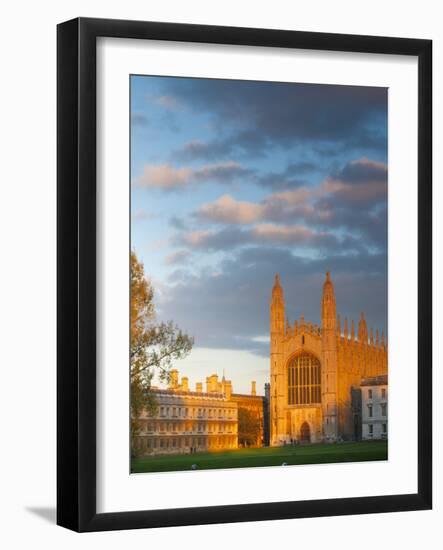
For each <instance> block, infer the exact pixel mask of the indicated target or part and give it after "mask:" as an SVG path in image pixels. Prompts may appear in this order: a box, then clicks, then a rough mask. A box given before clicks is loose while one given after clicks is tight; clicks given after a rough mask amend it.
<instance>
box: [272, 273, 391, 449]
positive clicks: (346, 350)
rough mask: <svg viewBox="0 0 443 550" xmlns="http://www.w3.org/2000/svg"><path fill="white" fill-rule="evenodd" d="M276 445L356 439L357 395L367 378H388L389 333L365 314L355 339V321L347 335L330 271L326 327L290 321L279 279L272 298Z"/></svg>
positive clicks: (324, 308) (324, 316)
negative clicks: (369, 324)
mask: <svg viewBox="0 0 443 550" xmlns="http://www.w3.org/2000/svg"><path fill="white" fill-rule="evenodd" d="M270 309H271V319H270V332H271V353H270V360H271V365H270V372H271V380H270V382H271V389H270V395H271V404H270V409H271V410H270V413H271V445H274V446H277V445H283V444H285V443H289V442H293V441H299V442H311V443H316V442H322V441H324V442H334V441H337V439H343V440H352V439H354V438H355V434H356V432H355V430H356V419H355V417H354V412H353V402H352V390H353V388H358V387H359V386H360V383H361V380H362V378H366V377H370V376H378V375H384V374H387V345H386V343H385V338H384V334H383V333H382V335H381V339H380V338H379V332H378V330H377V331H376V336H375V338H374V333H373V331H372V329H371V332H370V335H369V336H368V329H367V326H366V320H365V317H364V314H363V313H362V314H361V318H360V320H359V323H358V333H357V335H356V334H355V329H354V321H351V327H350V332H349V331H348V322H347V319H345V321H344V326H343V332H342V330H341V326H340V319H339V317H337V313H336V303H335V294H334V285H333V284H332V281H331V277H330V274H329V272H328V273H326V280H325V282H324V284H323V295H322V301H321V327H319V326H317V325H313V324H312V323H310V322H306V321H305V320H304V318H303V316H302V317H301V318H300V320H299V321H298V322H297V321H295V323H294V324H293V325H290V324H289V322H288V321H286V322H285V301H284V295H283V288H282V286H281V284H280V277H279V275H276V276H275V282H274V287H273V289H272V298H271V308H270Z"/></svg>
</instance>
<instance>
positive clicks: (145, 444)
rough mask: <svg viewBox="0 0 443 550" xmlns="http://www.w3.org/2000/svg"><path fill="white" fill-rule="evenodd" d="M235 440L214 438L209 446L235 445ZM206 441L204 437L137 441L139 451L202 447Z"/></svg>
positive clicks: (232, 438)
mask: <svg viewBox="0 0 443 550" xmlns="http://www.w3.org/2000/svg"><path fill="white" fill-rule="evenodd" d="M235 442H236V438H234V437H231V438H225V437H215V438H212V439H211V440H210V443H211V445H226V443H231V444H235ZM204 446H206V441H205V438H204V437H189V438H188V437H186V438H177V439H176V438H165V439H162V438H149V437H146V438H142V439H140V440H139V447H140V448H141V449H159V448H160V449H182V448H185V447H204Z"/></svg>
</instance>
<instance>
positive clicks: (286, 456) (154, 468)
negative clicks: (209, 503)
mask: <svg viewBox="0 0 443 550" xmlns="http://www.w3.org/2000/svg"><path fill="white" fill-rule="evenodd" d="M387 458H388V443H387V441H362V442H359V443H337V444H335V445H303V446H286V447H263V448H261V449H237V450H235V451H222V452H218V453H197V454H193V455H176V456H156V457H149V458H137V459H133V461H132V471H133V472H134V473H141V472H172V471H177V470H191V466H192V464H196V465H197V468H198V469H199V470H208V469H214V468H251V467H254V466H281V465H282V463H284V462H286V464H288V465H290V464H324V463H329V462H362V461H366V460H387Z"/></svg>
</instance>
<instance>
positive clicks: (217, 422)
mask: <svg viewBox="0 0 443 550" xmlns="http://www.w3.org/2000/svg"><path fill="white" fill-rule="evenodd" d="M151 392H152V394H153V397H154V399H155V401H156V403H157V408H156V411H155V414H148V413H147V412H146V411H143V413H142V414H141V416H140V418H139V426H140V431H139V434H138V435H137V436H136V441H135V447H136V452H137V454H138V455H139V456H149V455H160V454H189V453H193V452H203V451H220V450H224V449H236V448H237V447H238V409H239V408H242V407H243V408H245V409H248V410H249V411H250V412H252V413H253V414H254V416H255V417H256V418H257V419H258V420H259V421H260V434H259V436H258V437H257V441H256V445H262V442H263V437H264V403H265V398H264V397H263V396H259V395H256V388H255V382H252V385H251V395H248V394H235V393H233V392H232V382H231V381H230V380H226V379H225V377H224V376H223V378H222V379H221V380H219V379H218V376H217V375H216V374H213V375H211V376H208V377H207V378H206V391H205V392H203V384H202V383H201V382H197V384H196V389H195V391H191V390H190V389H189V381H188V378H187V377H182V379H181V382H180V383H179V377H178V371H177V370H172V371H171V373H170V383H169V387H168V388H167V389H160V388H152V389H151Z"/></svg>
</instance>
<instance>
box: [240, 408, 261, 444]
mask: <svg viewBox="0 0 443 550" xmlns="http://www.w3.org/2000/svg"><path fill="white" fill-rule="evenodd" d="M259 436H260V419H259V418H257V415H256V414H254V413H253V412H251V411H250V410H248V409H245V408H243V407H240V408H239V409H238V442H239V443H240V444H241V445H243V446H250V445H257V444H259V443H260V442H259Z"/></svg>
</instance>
